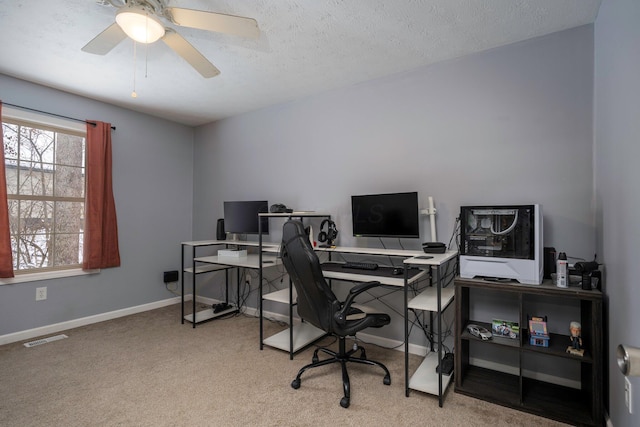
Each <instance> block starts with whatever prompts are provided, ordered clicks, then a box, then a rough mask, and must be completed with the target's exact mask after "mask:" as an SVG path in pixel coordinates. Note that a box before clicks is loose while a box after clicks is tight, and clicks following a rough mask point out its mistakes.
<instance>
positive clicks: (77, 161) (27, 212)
mask: <svg viewBox="0 0 640 427" xmlns="http://www.w3.org/2000/svg"><path fill="white" fill-rule="evenodd" d="M83 127H84V125H82V127H81V126H69V127H66V126H56V125H52V124H50V123H44V122H39V121H37V120H25V119H23V118H15V117H12V116H9V117H7V116H6V115H5V117H3V122H2V130H3V134H4V156H5V172H6V178H7V193H8V194H7V199H8V200H7V201H8V206H9V227H10V234H11V250H12V254H13V269H14V272H15V274H16V275H18V274H21V273H22V274H24V273H35V272H45V271H51V270H63V269H70V268H80V267H81V264H82V245H83V233H84V204H85V177H86V174H85V136H86V131H85V130H83Z"/></svg>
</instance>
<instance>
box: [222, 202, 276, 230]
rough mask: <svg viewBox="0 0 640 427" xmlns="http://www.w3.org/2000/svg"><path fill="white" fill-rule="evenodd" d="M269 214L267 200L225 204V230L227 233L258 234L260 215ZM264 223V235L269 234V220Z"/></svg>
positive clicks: (262, 219)
mask: <svg viewBox="0 0 640 427" xmlns="http://www.w3.org/2000/svg"><path fill="white" fill-rule="evenodd" d="M266 212H269V203H268V201H267V200H251V201H229V202H224V229H225V232H227V233H234V234H258V232H259V231H258V220H259V217H258V214H259V213H266ZM260 220H261V221H262V227H261V230H262V234H269V219H268V218H264V217H262V218H260Z"/></svg>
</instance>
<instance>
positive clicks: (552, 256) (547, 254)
mask: <svg viewBox="0 0 640 427" xmlns="http://www.w3.org/2000/svg"><path fill="white" fill-rule="evenodd" d="M543 254H544V258H543V261H544V264H543V265H544V267H543V270H542V271H543V275H542V278H543V279H551V273H555V272H556V248H544V250H543Z"/></svg>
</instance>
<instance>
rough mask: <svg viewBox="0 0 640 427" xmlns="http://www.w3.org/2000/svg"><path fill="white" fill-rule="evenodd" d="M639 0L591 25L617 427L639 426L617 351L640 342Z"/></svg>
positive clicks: (606, 9) (610, 5) (637, 384)
mask: <svg viewBox="0 0 640 427" xmlns="http://www.w3.org/2000/svg"><path fill="white" fill-rule="evenodd" d="M639 23H640V3H639V2H637V1H635V0H617V1H610V0H605V1H603V2H602V6H601V7H600V12H599V14H598V19H597V21H596V25H595V52H596V59H595V110H594V111H595V114H594V116H595V153H596V154H595V159H596V162H595V165H596V167H595V182H596V195H597V206H598V253H601V254H602V255H603V258H602V261H603V262H604V263H605V264H606V286H607V295H608V298H609V310H608V312H609V328H608V334H607V335H608V341H609V374H610V379H609V390H610V415H611V421H612V423H613V425H615V426H616V427H625V426H637V425H639V424H640V422H639V421H638V420H640V416H638V413H639V411H640V379H639V378H630V380H631V384H632V387H633V395H634V399H633V407H634V412H635V413H634V414H633V415H629V413H628V412H627V409H626V407H625V404H624V380H623V376H622V374H621V373H620V371H619V370H618V368H617V365H616V357H615V349H616V347H617V345H618V344H620V343H624V344H628V345H631V346H635V347H640V329H639V328H638V325H640V311H639V310H638V303H639V302H640V286H638V278H637V274H638V242H639V241H640V224H639V223H638V212H640V195H639V193H638V183H639V182H640V170H639V169H638V159H639V158H640V145H639V144H638V135H640V121H639V118H640V104H639V103H638V100H640V85H639V84H638V76H640V47H639V46H640V45H639V44H638V40H640V25H638V24H639Z"/></svg>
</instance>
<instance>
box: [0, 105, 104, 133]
mask: <svg viewBox="0 0 640 427" xmlns="http://www.w3.org/2000/svg"><path fill="white" fill-rule="evenodd" d="M2 105H8V106H10V107H16V108H22V109H23V110H29V111H33V112H35V113H42V114H47V115H49V116H55V117H60V118H62V119H68V120H74V121H76V122H83V123H89V124H91V125H93V126H95V125H96V122H91V121H89V120H82V119H76V118H74V117H68V116H63V115H61V114H56V113H49V112H48V111H42V110H36V109H35V108H29V107H23V106H22V105H15V104H10V103H8V102H2ZM111 129H113V130H116V127H115V126H111Z"/></svg>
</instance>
